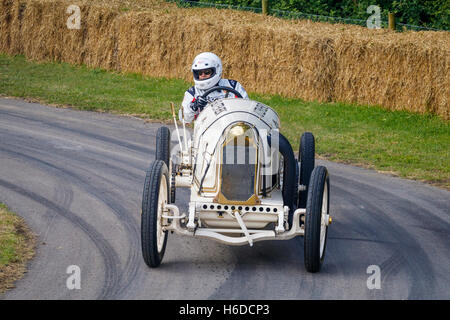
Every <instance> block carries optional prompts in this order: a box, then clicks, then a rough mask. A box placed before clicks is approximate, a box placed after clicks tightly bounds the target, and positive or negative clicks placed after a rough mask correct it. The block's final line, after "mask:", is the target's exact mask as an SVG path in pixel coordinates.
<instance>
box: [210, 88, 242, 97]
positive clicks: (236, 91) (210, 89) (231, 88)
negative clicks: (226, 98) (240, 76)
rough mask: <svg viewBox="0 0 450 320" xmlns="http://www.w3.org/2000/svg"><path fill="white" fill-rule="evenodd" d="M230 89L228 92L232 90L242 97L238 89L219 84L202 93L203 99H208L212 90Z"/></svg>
mask: <svg viewBox="0 0 450 320" xmlns="http://www.w3.org/2000/svg"><path fill="white" fill-rule="evenodd" d="M222 90H225V91H228V92H232V93H234V94H235V95H236V96H237V97H238V98H241V99H242V95H241V94H240V93H239V91H237V90H236V89H233V88H230V87H224V86H217V87H212V88H211V89H208V90H206V92H205V93H204V94H203V95H202V98H203V99H206V97H207V96H209V95H210V94H211V93H212V92H214V91H222Z"/></svg>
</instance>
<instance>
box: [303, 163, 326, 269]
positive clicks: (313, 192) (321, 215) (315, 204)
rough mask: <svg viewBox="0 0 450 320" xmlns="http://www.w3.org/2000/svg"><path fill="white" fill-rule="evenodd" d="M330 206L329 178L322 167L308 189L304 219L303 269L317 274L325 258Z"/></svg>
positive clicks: (315, 170) (316, 172)
mask: <svg viewBox="0 0 450 320" xmlns="http://www.w3.org/2000/svg"><path fill="white" fill-rule="evenodd" d="M329 204H330V178H329V176H328V171H327V169H326V168H325V167H323V166H318V167H316V168H315V169H314V170H313V172H312V174H311V180H310V182H309V188H308V201H307V204H306V217H305V239H304V246H305V248H304V249H305V252H304V254H305V267H306V270H307V271H308V272H318V271H319V270H320V267H321V266H322V263H323V260H324V257H325V247H326V245H327V234H328V219H329V216H328V214H329Z"/></svg>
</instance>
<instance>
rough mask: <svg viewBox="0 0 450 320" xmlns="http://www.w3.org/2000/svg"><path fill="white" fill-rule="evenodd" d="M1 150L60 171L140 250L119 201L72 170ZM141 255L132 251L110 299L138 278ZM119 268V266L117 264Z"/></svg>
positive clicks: (133, 226) (134, 227) (133, 224)
mask: <svg viewBox="0 0 450 320" xmlns="http://www.w3.org/2000/svg"><path fill="white" fill-rule="evenodd" d="M0 150H2V151H4V152H7V153H10V154H13V155H15V156H17V157H22V158H25V159H27V160H31V161H32V162H35V163H36V164H37V165H38V166H40V167H42V168H44V169H46V170H48V169H50V171H54V170H56V171H58V173H59V174H60V175H63V176H66V177H67V178H69V179H70V180H69V181H70V182H71V183H72V184H74V185H77V186H79V187H80V188H81V189H83V190H86V191H87V192H88V193H89V194H90V195H92V196H94V197H95V198H97V199H98V200H100V201H101V202H102V203H104V204H105V205H106V206H107V207H109V208H110V209H112V212H113V213H114V215H115V216H116V217H117V218H118V219H119V221H120V222H121V223H123V225H124V226H125V229H126V231H127V232H126V234H127V236H128V239H129V241H130V246H131V248H134V249H136V248H139V247H140V241H139V239H138V238H137V235H139V234H140V229H139V227H138V226H137V224H136V222H135V220H134V219H133V218H132V217H130V216H129V215H128V214H127V213H128V211H127V210H126V209H125V208H124V207H123V206H122V205H120V204H119V203H118V201H117V200H116V199H115V198H114V197H112V196H110V195H109V194H106V193H103V192H102V191H101V190H99V189H97V188H96V187H94V186H93V185H92V183H90V182H88V181H86V180H84V179H82V178H81V177H79V176H78V175H77V174H75V173H73V172H72V171H70V170H67V169H63V168H60V167H58V166H55V165H53V164H52V163H49V162H47V161H44V160H41V159H38V158H35V157H33V156H30V155H26V154H22V153H20V152H17V151H11V150H7V149H5V148H0ZM140 262H141V261H140V255H139V252H138V250H137V249H136V250H130V251H129V256H128V259H127V262H126V264H125V267H124V270H123V271H122V273H123V274H125V275H126V276H127V278H122V277H121V279H120V280H119V281H118V282H117V283H116V284H115V288H114V290H110V291H111V292H109V293H108V297H109V298H114V297H115V296H116V295H117V294H120V293H122V292H123V291H124V290H125V289H127V288H128V287H129V286H130V285H131V284H132V280H133V279H134V278H135V277H136V275H137V271H138V269H139V266H140ZM115 265H117V266H119V265H120V263H119V264H115Z"/></svg>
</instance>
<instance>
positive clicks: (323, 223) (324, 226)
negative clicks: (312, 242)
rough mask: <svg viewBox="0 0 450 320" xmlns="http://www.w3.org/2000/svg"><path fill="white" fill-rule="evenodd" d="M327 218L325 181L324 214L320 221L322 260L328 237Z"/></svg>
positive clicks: (326, 187) (326, 185)
mask: <svg viewBox="0 0 450 320" xmlns="http://www.w3.org/2000/svg"><path fill="white" fill-rule="evenodd" d="M327 218H328V184H327V182H326V181H325V184H324V190H323V197H322V212H321V219H320V258H322V256H323V252H324V250H325V240H326V237H327Z"/></svg>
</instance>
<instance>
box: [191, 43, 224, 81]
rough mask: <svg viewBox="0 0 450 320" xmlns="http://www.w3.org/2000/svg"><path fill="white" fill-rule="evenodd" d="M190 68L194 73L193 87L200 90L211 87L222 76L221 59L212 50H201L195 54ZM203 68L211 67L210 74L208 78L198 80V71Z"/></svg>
mask: <svg viewBox="0 0 450 320" xmlns="http://www.w3.org/2000/svg"><path fill="white" fill-rule="evenodd" d="M191 69H192V73H193V74H194V83H195V87H196V88H198V89H200V90H207V89H209V88H212V87H213V86H215V85H216V84H217V83H218V82H219V80H220V79H221V78H222V61H221V60H220V58H219V57H218V56H216V55H215V54H214V53H212V52H203V53H200V54H199V55H198V56H196V57H195V59H194V62H193V63H192V68H191ZM204 69H212V71H213V72H212V75H211V77H209V78H208V79H205V80H200V79H199V77H198V71H200V70H204Z"/></svg>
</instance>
